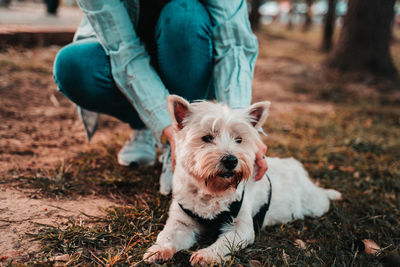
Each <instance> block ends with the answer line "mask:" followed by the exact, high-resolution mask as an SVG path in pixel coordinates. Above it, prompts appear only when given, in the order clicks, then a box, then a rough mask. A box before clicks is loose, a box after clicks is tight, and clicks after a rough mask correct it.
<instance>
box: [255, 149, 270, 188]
mask: <svg viewBox="0 0 400 267" xmlns="http://www.w3.org/2000/svg"><path fill="white" fill-rule="evenodd" d="M257 147H258V151H257V152H256V160H255V161H256V165H257V167H258V170H257V174H256V176H254V180H256V181H258V180H260V179H261V178H262V177H263V176H264V174H265V172H266V171H267V170H268V164H267V160H266V159H265V153H267V146H266V145H265V144H264V143H262V142H257Z"/></svg>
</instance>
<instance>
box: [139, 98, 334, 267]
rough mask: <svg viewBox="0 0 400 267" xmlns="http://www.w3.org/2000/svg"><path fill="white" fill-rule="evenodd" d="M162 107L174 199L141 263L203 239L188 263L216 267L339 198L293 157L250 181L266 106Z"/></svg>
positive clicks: (178, 101)
mask: <svg viewBox="0 0 400 267" xmlns="http://www.w3.org/2000/svg"><path fill="white" fill-rule="evenodd" d="M167 102H168V109H169V111H170V113H171V117H172V119H173V127H174V130H175V141H176V167H175V172H174V176H173V181H172V183H173V185H172V195H173V199H172V203H171V206H170V210H169V218H168V220H167V222H166V225H165V227H164V229H163V230H162V231H161V232H160V234H159V235H158V237H157V242H156V244H154V245H153V246H152V247H150V248H149V249H148V250H147V252H146V253H145V255H144V256H143V259H144V260H145V261H146V262H155V261H165V260H169V259H171V258H172V257H173V255H174V254H175V253H176V252H177V251H179V250H183V249H189V248H190V247H191V246H193V244H195V242H196V241H197V240H198V237H199V236H200V235H203V236H204V235H205V236H207V237H215V240H216V241H215V242H214V243H212V245H210V246H209V247H206V248H204V249H201V250H199V251H197V252H195V253H193V254H192V256H191V258H190V262H191V264H192V265H196V264H205V263H212V262H216V263H220V262H221V261H223V260H225V259H226V258H227V255H228V253H229V252H231V250H232V249H234V250H237V249H239V248H242V247H244V246H246V245H248V244H252V243H253V242H254V238H255V233H256V232H257V231H258V230H259V229H260V228H262V227H265V226H268V225H273V224H281V223H287V222H289V221H293V220H296V219H303V218H304V216H313V217H316V216H321V215H322V214H324V213H325V212H327V211H328V209H329V200H334V199H340V198H341V194H340V193H339V192H338V191H336V190H333V189H322V188H320V187H318V186H316V185H315V184H313V183H312V182H311V180H310V179H309V177H308V174H307V171H306V170H305V169H304V168H303V166H302V164H301V163H300V162H298V161H297V160H295V159H293V158H286V159H280V158H267V162H268V166H269V169H268V171H267V173H266V174H265V175H264V177H263V178H262V179H261V180H259V181H255V180H254V178H253V177H254V174H255V173H256V167H255V164H254V161H255V154H256V152H257V150H258V148H257V142H261V139H260V136H259V134H258V131H257V129H259V127H260V126H261V125H262V124H263V122H264V120H265V119H266V117H267V115H268V110H269V106H270V102H259V103H255V104H253V105H252V106H250V107H249V108H248V109H242V110H240V109H237V110H232V109H230V108H229V107H227V106H224V105H222V104H215V103H211V102H196V103H193V104H189V103H188V102H187V101H186V100H184V99H183V98H181V97H178V96H169V97H168V98H167Z"/></svg>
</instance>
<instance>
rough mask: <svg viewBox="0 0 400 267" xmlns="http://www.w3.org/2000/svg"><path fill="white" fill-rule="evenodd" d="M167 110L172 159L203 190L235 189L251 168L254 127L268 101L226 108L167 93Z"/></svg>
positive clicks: (255, 139) (262, 117) (264, 113)
mask: <svg viewBox="0 0 400 267" xmlns="http://www.w3.org/2000/svg"><path fill="white" fill-rule="evenodd" d="M167 102H168V110H169V112H170V114H171V117H172V121H173V128H174V130H175V142H176V161H177V164H178V165H179V166H182V167H183V168H184V170H185V171H186V172H187V173H189V174H190V176H193V177H194V178H195V179H196V182H197V183H199V184H201V185H202V186H203V187H204V188H205V189H206V190H207V191H209V192H210V193H213V194H223V193H224V192H228V191H230V190H235V189H236V188H237V186H238V184H239V183H240V182H241V181H244V180H247V179H249V178H250V177H251V176H252V174H253V170H254V159H255V152H256V151H257V149H258V148H257V142H261V140H260V136H259V134H258V132H257V129H258V128H259V127H260V126H261V125H262V124H263V122H264V121H265V119H266V118H267V116H268V110H269V106H270V102H267V101H265V102H259V103H255V104H253V105H252V106H250V107H249V108H247V109H230V108H229V107H227V106H225V105H222V104H215V103H212V102H206V101H202V102H195V103H192V104H189V103H188V102H187V101H186V100H185V99H183V98H181V97H179V96H176V95H170V96H168V97H167Z"/></svg>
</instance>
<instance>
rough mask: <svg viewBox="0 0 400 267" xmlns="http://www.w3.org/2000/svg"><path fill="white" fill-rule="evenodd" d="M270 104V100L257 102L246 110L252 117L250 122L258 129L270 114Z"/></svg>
mask: <svg viewBox="0 0 400 267" xmlns="http://www.w3.org/2000/svg"><path fill="white" fill-rule="evenodd" d="M270 105H271V102H269V101H263V102H257V103H254V104H253V105H251V106H250V107H249V108H248V109H247V110H246V113H247V115H248V116H249V118H250V123H251V124H252V125H253V127H254V128H256V129H258V128H260V127H261V126H262V125H263V124H264V122H265V119H266V118H267V117H268V114H269V107H270Z"/></svg>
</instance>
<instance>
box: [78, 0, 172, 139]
mask: <svg viewBox="0 0 400 267" xmlns="http://www.w3.org/2000/svg"><path fill="white" fill-rule="evenodd" d="M77 2H78V5H79V6H80V8H81V9H82V10H83V12H84V13H85V14H86V16H87V18H88V20H89V22H90V24H91V26H92V27H93V29H94V31H95V33H96V37H97V39H98V40H99V42H100V43H101V44H102V46H103V47H104V49H105V51H106V53H107V54H108V55H109V56H110V63H111V71H112V75H113V78H114V80H115V83H116V85H117V86H118V88H119V89H120V90H121V92H122V93H123V94H124V95H125V96H126V97H127V99H128V100H129V101H130V102H131V103H132V104H133V106H134V107H135V109H136V110H137V112H138V114H139V116H140V118H141V119H142V121H143V122H144V123H145V125H146V126H147V127H148V128H149V129H150V130H151V131H152V133H153V135H154V137H156V138H158V139H159V138H160V136H161V134H162V131H163V129H164V128H165V127H167V126H168V125H170V124H171V118H170V116H169V113H168V111H167V104H166V97H167V95H168V91H167V89H166V88H165V86H164V84H163V83H162V81H161V79H160V78H159V76H158V75H157V73H156V71H155V70H154V69H153V67H152V66H151V65H150V56H149V55H148V53H147V51H146V48H145V46H144V44H143V43H142V42H141V41H140V39H139V37H138V36H137V34H136V32H135V30H134V25H133V23H132V21H131V19H130V17H129V14H128V12H127V9H126V7H125V5H124V4H123V2H122V1H120V0H78V1H77ZM88 60H90V59H88Z"/></svg>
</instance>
